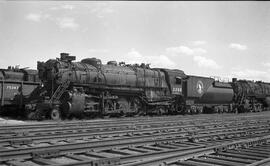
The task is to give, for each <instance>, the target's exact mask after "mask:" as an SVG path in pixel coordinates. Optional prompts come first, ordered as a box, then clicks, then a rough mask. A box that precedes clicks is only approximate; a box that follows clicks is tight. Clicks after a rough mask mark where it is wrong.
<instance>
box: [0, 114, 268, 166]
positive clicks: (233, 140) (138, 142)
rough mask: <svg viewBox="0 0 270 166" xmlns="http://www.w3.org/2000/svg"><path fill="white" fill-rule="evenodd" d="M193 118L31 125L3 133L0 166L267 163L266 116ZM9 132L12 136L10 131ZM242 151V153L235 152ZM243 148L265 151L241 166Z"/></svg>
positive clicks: (9, 127) (1, 131)
mask: <svg viewBox="0 0 270 166" xmlns="http://www.w3.org/2000/svg"><path fill="white" fill-rule="evenodd" d="M193 117H194V119H192V120H191V119H190V117H183V116H179V117H177V116H175V117H164V118H161V117H155V118H153V119H151V118H142V119H137V120H136V121H135V120H134V121H129V120H128V119H121V120H120V121H118V122H115V121H113V120H109V121H107V123H103V122H102V121H101V122H90V121H85V122H68V123H66V124H64V123H61V124H60V126H59V124H58V123H55V124H46V123H42V124H40V128H39V125H35V128H34V130H30V129H31V126H33V125H23V126H27V127H28V128H27V127H26V128H27V129H26V130H29V131H28V133H27V134H25V135H24V134H19V135H13V134H14V133H16V132H17V130H18V129H20V128H23V126H7V127H8V128H4V127H2V128H0V133H1V137H0V164H2V165H21V166H24V165H36V166H39V165H59V166H60V165H93V166H94V165H159V164H165V165H192V163H193V165H194V163H195V165H196V163H197V165H211V164H212V165H213V163H214V161H216V163H215V164H216V165H218V163H220V162H222V161H224V163H227V164H229V163H234V164H235V165H237V162H236V161H239V163H240V165H241V164H242V165H243V164H253V163H256V162H264V163H265V162H268V160H267V155H268V157H269V154H268V153H267V147H269V146H270V145H269V137H270V136H269V134H270V132H269V131H270V121H269V116H263V115H261V114H256V116H253V117H252V116H250V115H248V116H244V115H240V116H235V115H233V116H232V115H228V116H225V117H221V116H214V115H210V116H193ZM157 120H159V122H156V121H157ZM46 125H47V126H46ZM48 125H49V126H48ZM65 125H67V126H68V127H66V126H65ZM91 125H92V126H91ZM45 126H46V127H50V129H47V128H46V127H45ZM130 126H131V127H130ZM8 129H9V130H8ZM12 129H13V130H14V131H15V132H14V131H10V130H12ZM247 139H248V140H247ZM236 145H241V146H236ZM244 145H245V148H246V149H242V151H239V149H241V148H243V146H244ZM251 146H255V147H251ZM247 148H250V149H248V150H249V152H250V154H253V153H252V152H253V151H252V150H254V151H255V149H252V148H257V149H258V148H265V150H264V153H262V154H263V155H261V157H257V159H256V160H255V158H253V159H252V158H250V160H248V161H249V162H247V161H246V162H245V163H241V162H240V161H242V160H241V158H240V157H239V156H241V154H244V152H247V151H244V150H247ZM206 152H207V153H206ZM238 152H239V153H238ZM240 152H241V153H240ZM269 153H270V152H269ZM225 154H236V155H238V157H239V158H237V157H234V158H233V157H230V158H233V159H231V160H229V159H227V158H228V157H226V155H225ZM222 155H223V156H222ZM254 156H256V155H254ZM194 157H195V158H194ZM218 157H220V158H218ZM225 158H226V159H227V160H226V161H225ZM238 159H239V160H238ZM211 162H212V163H211ZM198 163H200V164H198ZM221 165H222V164H221ZM223 165H226V164H223Z"/></svg>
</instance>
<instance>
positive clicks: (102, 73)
mask: <svg viewBox="0 0 270 166" xmlns="http://www.w3.org/2000/svg"><path fill="white" fill-rule="evenodd" d="M75 59H76V57H75V56H69V54H67V53H61V57H60V58H56V59H50V60H48V61H47V62H38V74H39V78H40V80H41V82H42V83H43V87H42V88H40V87H39V88H37V89H36V90H35V91H34V92H35V93H32V94H31V96H32V97H31V99H33V100H31V101H32V102H30V103H29V104H27V108H29V110H30V111H29V112H30V114H29V115H31V116H30V117H32V118H35V119H42V118H46V117H47V118H51V119H59V118H65V117H69V116H71V115H75V116H82V115H88V116H100V115H101V116H103V115H118V116H119V115H136V114H138V115H140V114H178V113H202V112H206V113H212V112H239V111H240V112H245V111H250V110H251V109H252V110H255V111H261V110H264V109H265V108H267V107H269V103H270V97H269V96H270V95H269V94H270V93H269V92H270V84H267V83H262V82H253V83H252V82H248V81H237V80H236V79H234V81H233V82H220V81H216V80H215V79H213V78H208V77H200V76H192V75H186V74H185V73H184V72H183V71H182V70H178V69H174V70H171V69H163V68H150V67H149V65H145V64H141V65H138V64H134V65H131V64H125V63H124V62H121V63H119V64H117V63H116V62H115V61H109V62H108V63H107V64H106V65H104V64H102V63H101V60H99V59H96V58H86V59H83V60H81V61H80V62H73V61H74V60H75ZM33 101H34V102H33ZM247 103H248V104H247Z"/></svg>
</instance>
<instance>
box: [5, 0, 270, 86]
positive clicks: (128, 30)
mask: <svg viewBox="0 0 270 166" xmlns="http://www.w3.org/2000/svg"><path fill="white" fill-rule="evenodd" d="M60 52H68V53H70V54H71V55H74V56H76V57H77V60H81V59H82V58H86V57H97V58H99V59H101V60H102V62H103V63H106V62H107V61H109V60H116V61H118V62H119V61H125V62H126V63H141V62H145V63H151V65H150V66H151V67H166V68H177V69H181V70H184V72H185V73H186V74H192V75H202V76H221V77H222V78H224V77H229V78H231V77H238V78H247V79H254V80H263V81H270V2H255V1H254V2H252V1H246V2H233V1H229V2H200V1H194V2H160V1H157V2H155V1H152V2H128V1H126V2H124V1H122V2H121V1H115V2H113V1H111V2H96V1H92V2H86V1H80V2H72V1H66V2H63V1H62V2H56V1H49V2H43V1H42V2H41V1H40V2H33V1H29V2H27V1H26V2H12V1H10V2H0V67H1V68H6V67H7V66H9V65H20V67H31V68H36V64H37V61H46V60H48V59H50V58H56V57H59V53H60Z"/></svg>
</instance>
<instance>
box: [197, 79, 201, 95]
mask: <svg viewBox="0 0 270 166" xmlns="http://www.w3.org/2000/svg"><path fill="white" fill-rule="evenodd" d="M196 89H197V92H198V93H199V94H202V93H203V83H202V81H198V82H197V85H196Z"/></svg>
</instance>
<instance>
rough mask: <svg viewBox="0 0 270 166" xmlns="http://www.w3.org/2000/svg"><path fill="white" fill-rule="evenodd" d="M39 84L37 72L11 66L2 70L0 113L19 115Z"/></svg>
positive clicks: (0, 78)
mask: <svg viewBox="0 0 270 166" xmlns="http://www.w3.org/2000/svg"><path fill="white" fill-rule="evenodd" d="M39 84H40V81H39V78H38V74H37V70H31V69H19V68H18V67H11V66H9V67H8V69H0V102H1V103H0V113H1V114H9V113H11V112H12V113H16V114H18V110H23V109H24V106H25V102H26V99H27V96H29V95H30V94H31V93H32V91H33V90H34V89H35V88H36V87H37V86H39ZM19 113H21V112H19Z"/></svg>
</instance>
